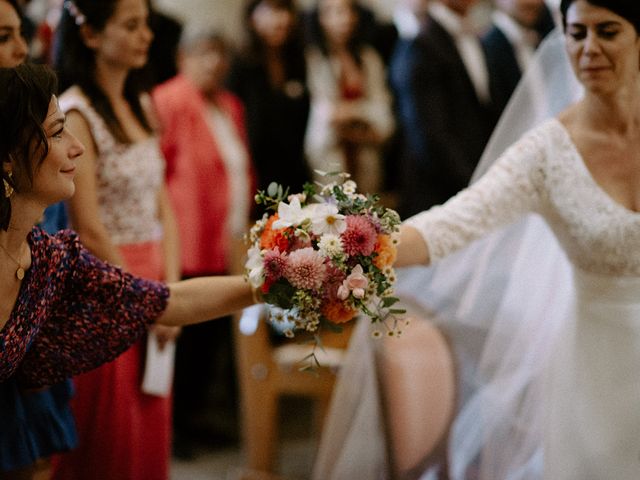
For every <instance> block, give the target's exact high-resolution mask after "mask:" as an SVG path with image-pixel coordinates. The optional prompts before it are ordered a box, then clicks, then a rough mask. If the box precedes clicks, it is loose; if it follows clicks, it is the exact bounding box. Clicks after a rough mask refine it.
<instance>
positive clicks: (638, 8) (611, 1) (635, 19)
mask: <svg viewBox="0 0 640 480" xmlns="http://www.w3.org/2000/svg"><path fill="white" fill-rule="evenodd" d="M576 1H577V0H562V1H561V2H560V13H562V25H563V26H564V27H565V28H566V26H567V10H569V7H570V6H571V5H572V4H574V3H575V2H576ZM586 2H587V3H589V4H591V5H594V6H596V7H602V8H606V9H607V10H611V11H612V12H613V13H615V14H616V15H620V16H621V17H622V18H624V19H626V20H627V21H628V22H629V23H631V24H632V25H633V26H634V28H635V29H636V33H638V34H640V0H586Z"/></svg>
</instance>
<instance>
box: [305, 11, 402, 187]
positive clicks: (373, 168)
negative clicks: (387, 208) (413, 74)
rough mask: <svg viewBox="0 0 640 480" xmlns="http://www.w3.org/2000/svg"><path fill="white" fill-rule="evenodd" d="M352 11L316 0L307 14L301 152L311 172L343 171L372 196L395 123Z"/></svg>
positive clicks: (376, 58)
mask: <svg viewBox="0 0 640 480" xmlns="http://www.w3.org/2000/svg"><path fill="white" fill-rule="evenodd" d="M357 7H358V5H357V3H356V2H355V1H352V0H320V1H319V2H318V6H317V9H316V10H314V11H313V12H312V14H311V16H310V34H311V35H312V36H313V42H312V44H311V46H309V48H308V49H307V55H306V57H307V77H308V79H309V91H310V92H311V113H310V116H309V125H308V126H307V133H306V138H305V151H306V153H307V156H308V159H309V164H310V165H311V167H312V168H313V169H317V170H324V171H344V172H348V173H350V174H351V175H352V178H353V180H355V182H356V183H357V184H358V186H359V188H360V189H361V190H362V191H368V192H372V193H378V192H380V190H381V189H382V188H383V186H384V183H385V182H384V166H383V161H382V151H383V145H384V143H385V142H386V141H387V140H388V139H389V137H390V136H391V134H392V133H393V130H394V123H395V122H394V118H393V112H392V109H391V108H392V107H391V95H390V92H389V89H388V87H387V84H386V72H385V67H384V64H383V62H382V59H381V58H380V55H379V54H378V53H377V52H376V51H375V50H374V49H373V47H372V46H370V45H369V44H367V43H366V42H365V40H364V38H363V37H362V32H361V31H360V28H361V19H360V10H359V9H358V8H357Z"/></svg>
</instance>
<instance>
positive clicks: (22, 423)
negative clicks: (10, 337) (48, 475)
mask: <svg viewBox="0 0 640 480" xmlns="http://www.w3.org/2000/svg"><path fill="white" fill-rule="evenodd" d="M67 224H68V221H67V213H66V206H65V204H64V203H56V204H55V205H51V206H50V207H49V208H47V210H46V211H45V213H44V219H43V221H42V226H43V228H44V229H45V230H46V231H48V232H49V233H52V234H53V233H55V232H57V231H58V230H61V229H63V228H66V226H67ZM72 395H73V384H72V382H71V380H66V381H64V382H62V383H59V384H57V385H53V386H52V387H49V388H45V389H42V390H39V391H32V392H24V391H21V390H20V389H19V388H18V386H17V384H16V381H15V379H13V378H10V379H9V380H7V381H6V382H3V383H0V472H4V471H11V470H15V469H18V468H23V467H27V466H29V465H31V464H33V463H34V462H35V461H36V460H37V459H38V458H43V457H48V456H50V455H53V454H54V453H59V452H66V451H68V450H71V449H72V448H75V447H76V445H77V443H78V437H77V434H76V426H75V422H74V419H73V415H72V413H71V409H70V408H69V399H70V398H71V396H72Z"/></svg>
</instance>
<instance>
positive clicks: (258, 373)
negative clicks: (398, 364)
mask: <svg viewBox="0 0 640 480" xmlns="http://www.w3.org/2000/svg"><path fill="white" fill-rule="evenodd" d="M264 315H265V311H264V307H262V306H253V307H250V308H248V309H245V310H244V312H243V314H242V315H241V316H240V317H239V318H238V319H237V320H236V321H235V322H234V337H235V343H236V361H237V368H238V379H239V387H240V397H241V409H240V412H241V423H242V433H243V442H244V448H245V451H246V455H247V467H248V468H250V469H252V470H256V471H259V472H265V473H273V472H275V471H276V464H277V462H276V460H277V443H278V400H279V398H280V397H281V396H284V395H293V396H304V397H309V398H312V399H314V403H315V412H314V419H315V423H316V426H317V427H318V428H317V432H318V434H319V432H320V430H321V424H322V421H323V419H324V416H325V413H326V411H327V407H328V405H329V400H330V397H331V392H332V390H333V385H334V382H335V370H336V369H337V368H338V366H339V364H340V363H341V361H342V356H343V353H344V349H345V348H346V345H347V342H348V336H349V334H348V333H347V332H343V333H342V334H339V335H337V334H328V335H323V337H322V343H323V345H324V352H323V351H318V350H317V351H316V354H317V355H318V360H319V361H320V363H321V364H322V365H323V366H322V368H319V369H318V370H317V372H315V373H311V372H304V371H299V366H300V365H299V362H300V361H301V360H302V359H303V358H304V357H305V356H306V355H307V353H308V352H310V349H311V346H310V345H302V344H300V343H299V342H300V340H299V339H293V340H288V341H285V342H283V343H282V344H278V345H275V344H274V343H273V342H272V341H271V339H270V332H269V329H270V328H271V327H270V326H269V325H268V324H267V322H265V321H264V318H263V317H264Z"/></svg>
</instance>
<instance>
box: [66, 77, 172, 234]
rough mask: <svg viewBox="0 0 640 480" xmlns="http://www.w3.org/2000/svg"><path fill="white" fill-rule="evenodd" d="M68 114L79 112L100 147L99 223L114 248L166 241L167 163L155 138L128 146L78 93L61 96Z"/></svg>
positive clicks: (70, 90) (97, 183)
mask: <svg viewBox="0 0 640 480" xmlns="http://www.w3.org/2000/svg"><path fill="white" fill-rule="evenodd" d="M60 108H61V109H62V110H63V111H64V112H69V111H70V110H77V111H79V112H80V113H81V114H82V115H83V116H84V118H85V119H86V121H87V122H88V124H89V128H90V129H91V134H92V135H93V139H94V141H95V144H96V148H97V150H98V151H97V153H98V158H97V162H96V180H97V182H96V186H97V192H96V193H97V196H98V207H99V213H100V219H101V221H102V222H103V223H104V225H105V227H106V228H107V230H108V231H109V234H110V235H111V239H112V240H113V242H114V243H115V244H116V245H122V244H128V243H141V242H147V241H156V240H159V239H160V238H161V237H162V224H161V222H160V213H159V209H158V204H159V202H158V194H159V192H160V189H161V187H162V184H163V181H164V169H165V161H164V157H163V156H162V153H161V151H160V146H159V143H158V139H157V137H155V136H151V137H149V139H147V140H144V141H141V142H136V143H133V144H131V145H124V144H121V143H119V142H117V141H116V139H115V138H114V137H113V135H112V134H111V133H110V132H109V129H108V128H107V125H106V124H105V122H104V120H103V119H102V117H100V115H99V114H98V113H97V112H96V111H95V110H94V108H93V107H92V106H91V104H90V103H89V101H88V100H87V98H86V97H85V95H84V94H83V93H82V91H81V90H80V89H79V88H78V87H71V88H70V89H69V90H67V91H66V92H65V93H64V94H62V95H61V96H60Z"/></svg>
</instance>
